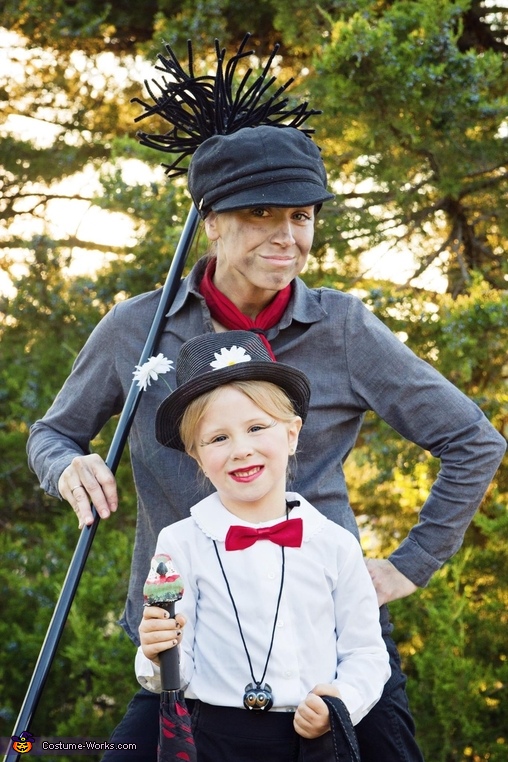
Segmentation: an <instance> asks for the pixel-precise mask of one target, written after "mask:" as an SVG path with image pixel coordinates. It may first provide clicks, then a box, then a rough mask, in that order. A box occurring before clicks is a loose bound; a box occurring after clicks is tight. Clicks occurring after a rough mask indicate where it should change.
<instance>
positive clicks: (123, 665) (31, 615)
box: [0, 504, 135, 738]
mask: <svg viewBox="0 0 508 762" xmlns="http://www.w3.org/2000/svg"><path fill="white" fill-rule="evenodd" d="M125 508H126V506H125V504H124V505H123V506H122V509H123V511H124V513H123V516H120V515H119V516H118V518H117V517H115V518H113V519H112V520H110V521H108V522H107V523H106V522H105V523H104V524H103V525H101V526H100V527H99V529H98V531H97V536H96V539H95V541H94V546H93V548H92V551H91V554H90V557H89V560H88V567H87V569H85V572H84V574H83V577H82V580H81V584H80V587H79V589H78V593H77V596H76V599H75V602H74V604H73V607H72V609H71V614H70V617H69V619H68V621H67V624H66V627H65V631H64V634H63V637H62V640H61V642H60V646H59V649H58V654H57V657H56V660H55V662H54V665H53V668H52V671H51V674H50V679H49V680H48V683H47V685H46V688H45V691H44V699H43V701H42V702H41V704H40V707H39V710H38V711H37V713H36V716H35V719H34V721H33V726H32V732H34V734H35V735H39V736H41V735H45V736H51V735H56V736H79V735H81V736H83V735H86V736H95V737H102V738H107V737H108V736H109V734H110V732H111V728H112V727H114V725H115V724H116V722H117V721H118V720H119V719H120V717H121V716H122V713H123V711H124V703H123V702H124V697H125V696H126V695H129V694H130V693H132V692H133V690H134V688H135V678H134V673H133V656H134V648H133V645H132V643H131V642H130V641H129V639H128V638H127V637H126V636H125V635H124V634H123V632H122V631H121V630H120V628H119V627H117V626H116V625H115V622H116V620H117V619H118V617H119V616H120V614H121V611H122V606H123V602H124V599H125V594H126V590H127V582H128V577H129V568H130V560H129V559H130V555H131V551H132V522H130V524H131V527H130V531H128V532H126V531H125V529H128V528H129V519H128V513H129V511H126V510H125ZM76 541H77V527H76V525H75V517H74V516H73V515H72V513H71V512H70V511H68V509H67V507H66V506H63V507H62V508H60V509H59V511H58V513H56V515H54V516H53V517H48V518H47V520H46V522H45V523H44V524H43V523H33V524H29V523H28V522H23V523H12V524H11V525H10V526H9V532H8V533H7V532H5V531H4V532H2V533H1V536H0V546H1V554H2V559H3V563H2V568H1V570H0V605H1V608H2V621H1V622H0V631H1V637H2V643H3V648H2V652H3V654H4V658H3V659H2V660H1V663H0V683H1V684H2V686H4V690H3V691H2V698H1V699H0V735H2V736H8V735H9V734H10V731H11V730H12V727H13V725H14V721H15V719H16V715H17V712H18V710H19V707H20V706H21V702H22V699H23V696H24V692H25V690H26V688H27V677H28V675H29V674H30V671H31V669H32V668H33V666H34V665H35V662H36V659H37V656H38V652H39V649H40V646H41V644H42V641H43V638H44V635H45V631H46V628H47V625H48V623H49V620H50V617H51V613H52V610H53V606H54V604H55V601H56V599H57V596H58V593H59V590H60V587H61V584H62V582H63V578H64V575H65V572H66V569H67V565H68V563H69V562H70V558H71V555H72V550H73V545H74V543H75V542H76Z"/></svg>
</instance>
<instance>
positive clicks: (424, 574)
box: [388, 537, 443, 587]
mask: <svg viewBox="0 0 508 762" xmlns="http://www.w3.org/2000/svg"><path fill="white" fill-rule="evenodd" d="M388 560H389V561H391V563H392V564H393V565H394V566H395V568H396V569H397V570H398V571H400V572H401V574H403V575H404V576H405V577H407V578H408V579H410V580H411V582H413V584H415V585H417V586H418V587H426V585H428V583H429V580H430V578H431V577H432V575H433V574H434V572H436V571H437V570H438V569H440V568H441V566H442V565H443V564H442V562H441V561H438V560H437V559H436V558H434V556H431V555H430V553H427V551H426V550H424V549H423V548H422V547H421V545H418V543H417V542H415V541H414V540H413V539H412V538H411V537H406V539H405V540H404V541H403V542H401V544H400V545H399V547H398V548H397V550H396V551H394V552H393V553H392V554H391V556H389V559H388Z"/></svg>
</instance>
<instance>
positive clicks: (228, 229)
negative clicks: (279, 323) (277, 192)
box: [205, 206, 314, 311]
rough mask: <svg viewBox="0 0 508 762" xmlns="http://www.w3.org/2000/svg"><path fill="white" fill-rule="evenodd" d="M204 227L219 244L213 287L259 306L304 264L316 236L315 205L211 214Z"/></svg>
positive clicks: (233, 297)
mask: <svg viewBox="0 0 508 762" xmlns="http://www.w3.org/2000/svg"><path fill="white" fill-rule="evenodd" d="M205 228H206V233H207V236H208V238H209V239H210V240H211V241H216V243H217V267H216V271H215V278H214V281H215V285H216V286H217V288H218V289H219V290H220V291H222V292H223V293H225V294H226V295H227V296H229V298H230V299H232V300H233V301H235V302H236V299H235V296H238V297H239V299H240V300H241V299H242V298H243V299H246V300H248V299H250V300H251V301H254V302H255V301H259V303H260V304H261V306H263V304H264V303H265V302H267V301H270V300H271V299H273V297H274V295H275V293H276V292H277V291H280V290H281V289H283V288H285V286H287V285H288V283H290V282H291V281H292V280H293V278H295V277H296V276H297V275H298V274H299V273H300V272H301V271H302V269H303V267H304V265H305V263H306V262H307V257H308V255H309V251H310V249H311V246H312V241H313V237H314V207H313V206H309V207H301V208H292V209H282V208H279V207H256V208H253V209H240V210H239V211H236V212H224V213H222V214H215V213H214V212H212V213H211V214H209V215H208V217H207V218H206V219H205ZM237 306H238V305H237ZM254 311H255V310H254Z"/></svg>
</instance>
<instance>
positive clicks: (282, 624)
mask: <svg viewBox="0 0 508 762" xmlns="http://www.w3.org/2000/svg"><path fill="white" fill-rule="evenodd" d="M277 627H284V621H283V620H282V619H279V621H278V622H277Z"/></svg>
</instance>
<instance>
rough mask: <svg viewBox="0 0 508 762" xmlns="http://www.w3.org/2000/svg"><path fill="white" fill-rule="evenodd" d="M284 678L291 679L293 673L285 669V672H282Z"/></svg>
mask: <svg viewBox="0 0 508 762" xmlns="http://www.w3.org/2000/svg"><path fill="white" fill-rule="evenodd" d="M284 677H293V673H292V672H291V670H290V669H287V670H286V671H285V672H284Z"/></svg>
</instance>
